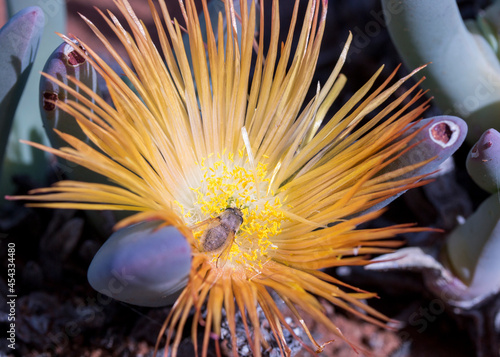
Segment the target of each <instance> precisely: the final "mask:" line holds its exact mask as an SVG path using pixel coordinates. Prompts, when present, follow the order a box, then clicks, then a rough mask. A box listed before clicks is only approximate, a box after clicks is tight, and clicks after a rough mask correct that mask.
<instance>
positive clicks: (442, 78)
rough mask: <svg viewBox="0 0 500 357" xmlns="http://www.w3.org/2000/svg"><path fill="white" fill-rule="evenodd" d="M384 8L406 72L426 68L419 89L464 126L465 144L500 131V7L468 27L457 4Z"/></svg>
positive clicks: (395, 2)
mask: <svg viewBox="0 0 500 357" xmlns="http://www.w3.org/2000/svg"><path fill="white" fill-rule="evenodd" d="M382 6H383V9H384V12H385V13H386V14H388V15H390V16H386V22H387V26H388V29H389V32H390V35H391V38H392V40H393V42H394V44H395V45H396V48H397V50H398V52H399V54H400V55H401V58H402V59H403V60H404V62H405V64H406V65H407V67H408V68H414V67H416V66H420V65H422V64H425V63H430V64H429V66H427V68H426V69H425V70H424V72H425V75H426V77H427V80H426V81H425V83H424V84H423V86H424V87H426V88H428V89H430V94H431V95H432V96H434V101H435V103H436V104H437V105H438V106H439V107H440V109H441V110H442V111H443V112H444V113H448V114H454V115H458V116H460V117H462V118H464V119H465V120H466V122H467V124H468V125H469V134H468V139H467V140H468V142H469V143H471V144H472V143H474V142H475V141H476V140H477V139H478V138H479V136H480V135H481V134H482V133H483V132H484V131H485V130H487V129H489V128H496V129H500V121H499V120H498V113H499V112H500V86H499V83H500V63H499V57H498V53H499V51H498V35H497V31H496V29H495V27H496V28H497V29H498V27H499V26H500V21H499V19H500V16H498V14H499V13H500V12H499V7H500V5H499V3H498V1H496V2H495V3H494V4H493V5H492V6H491V7H490V8H488V9H486V10H485V12H484V13H483V15H480V16H479V17H478V19H477V21H467V22H464V21H463V20H462V17H461V15H460V12H459V10H458V6H457V4H456V1H455V0H440V1H434V0H403V1H400V0H382Z"/></svg>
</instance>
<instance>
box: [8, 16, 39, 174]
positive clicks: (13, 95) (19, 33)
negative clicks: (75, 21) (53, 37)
mask: <svg viewBox="0 0 500 357" xmlns="http://www.w3.org/2000/svg"><path fill="white" fill-rule="evenodd" d="M43 23H44V14H43V11H42V10H41V9H40V8H39V7H37V6H32V7H28V8H25V9H24V10H21V11H20V12H18V13H17V14H16V15H14V16H13V17H12V18H11V19H10V20H9V21H8V22H7V23H6V24H5V26H3V27H2V29H0V49H1V51H0V63H2V65H1V66H0V177H1V174H2V167H1V162H2V161H3V157H4V154H5V149H6V146H7V140H8V137H9V133H10V129H11V126H12V121H13V119H14V115H15V113H16V109H17V106H18V104H19V100H20V98H21V94H22V93H23V90H24V88H25V85H26V82H27V80H28V76H29V74H30V72H31V69H32V67H33V62H34V61H35V57H36V54H37V51H38V46H39V44H40V39H41V36H42V32H43Z"/></svg>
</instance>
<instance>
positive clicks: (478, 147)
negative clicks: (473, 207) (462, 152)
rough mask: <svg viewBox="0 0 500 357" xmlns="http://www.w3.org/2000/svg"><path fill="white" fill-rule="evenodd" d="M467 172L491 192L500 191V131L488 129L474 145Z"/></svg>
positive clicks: (467, 162)
mask: <svg viewBox="0 0 500 357" xmlns="http://www.w3.org/2000/svg"><path fill="white" fill-rule="evenodd" d="M466 167H467V172H468V173H469V175H470V177H472V179H473V180H474V181H475V182H476V184H477V185H478V186H479V187H481V188H482V189H483V190H485V191H488V192H490V193H494V192H498V191H500V133H499V132H498V131H496V130H495V129H489V130H486V131H485V132H484V133H483V135H481V137H480V138H479V141H478V142H477V143H476V144H475V145H474V146H473V147H472V149H471V151H470V152H469V155H468V156H467V161H466Z"/></svg>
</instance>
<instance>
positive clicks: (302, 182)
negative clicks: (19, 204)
mask: <svg viewBox="0 0 500 357" xmlns="http://www.w3.org/2000/svg"><path fill="white" fill-rule="evenodd" d="M179 2H180V4H181V6H182V9H183V15H184V20H185V22H186V29H185V31H187V34H188V35H189V49H190V53H191V60H192V64H191V66H192V67H190V62H189V59H188V56H187V54H186V49H185V47H184V46H185V44H184V42H183V40H182V34H183V29H182V28H181V26H180V25H179V24H178V23H177V21H176V20H175V19H171V17H170V15H169V12H168V9H167V6H166V4H165V1H164V0H159V5H160V8H161V13H162V16H163V21H162V20H161V16H160V14H159V13H157V11H156V10H155V7H154V4H153V3H152V2H151V1H150V5H151V11H152V15H153V18H154V21H155V24H156V27H157V31H158V35H159V38H160V40H161V47H160V48H157V47H156V46H155V45H154V44H153V43H152V41H151V39H150V37H149V34H148V33H147V31H146V29H145V28H144V27H143V25H142V23H141V22H140V21H139V20H138V19H137V17H136V15H135V14H134V12H133V10H132V9H131V7H130V5H129V3H128V2H127V1H126V0H118V1H117V6H118V8H119V10H120V11H121V12H122V13H123V14H124V15H125V17H126V19H127V21H128V24H129V26H130V28H131V33H129V32H126V30H125V29H124V28H123V27H122V26H121V25H120V24H119V23H118V21H117V20H116V18H114V16H113V15H112V14H111V13H109V18H108V17H106V15H104V14H102V13H101V14H102V16H103V17H104V18H105V19H106V21H107V22H108V24H109V26H110V27H111V28H112V30H113V31H114V32H115V34H116V35H117V36H118V37H119V38H120V40H121V41H122V43H123V45H124V46H125V48H126V50H127V51H128V54H129V56H130V60H131V63H132V64H133V69H132V68H129V67H128V66H127V65H126V63H125V61H123V60H122V59H121V58H120V57H119V55H118V54H117V52H115V50H114V49H113V47H112V46H111V45H110V43H109V42H108V40H107V39H106V37H105V36H104V35H103V34H102V33H101V32H99V30H98V29H97V28H96V27H95V26H94V25H93V24H92V23H91V22H90V21H88V20H87V22H88V24H89V26H90V27H91V28H92V29H93V30H94V32H95V33H96V35H97V36H98V37H99V38H100V40H101V41H102V42H103V44H104V45H105V46H106V48H107V49H108V50H109V51H110V53H111V54H112V55H113V57H114V58H115V59H116V60H117V61H118V63H119V64H120V65H121V67H122V70H123V72H124V73H125V75H126V76H127V77H128V78H129V79H130V81H131V82H132V84H133V86H134V87H135V90H136V91H137V93H138V94H135V92H134V91H133V90H131V89H130V88H129V87H128V86H127V85H126V84H125V83H124V82H123V81H122V79H121V78H120V76H119V75H118V74H117V73H115V72H114V71H113V70H112V69H111V68H110V67H109V66H108V65H107V64H106V63H105V62H104V61H103V60H102V59H101V58H100V57H99V56H98V55H97V54H96V53H95V52H94V51H93V50H92V49H91V48H89V46H87V45H86V44H85V42H83V41H81V40H80V39H78V41H79V42H80V43H81V44H82V45H83V46H84V47H85V48H86V49H87V51H88V52H89V54H90V55H87V54H85V53H84V52H83V51H82V50H81V49H80V48H79V47H78V46H76V45H74V44H73V42H71V40H70V39H69V38H65V40H66V41H67V42H68V43H69V44H70V45H72V46H74V47H75V50H76V51H78V53H80V55H81V56H83V57H84V58H86V59H87V60H88V61H89V62H90V63H91V64H92V65H93V66H94V67H95V69H96V70H97V71H98V72H99V73H100V74H101V75H102V76H103V77H104V79H105V80H106V83H107V85H108V88H109V92H110V95H111V98H112V100H113V106H111V105H109V104H107V103H106V102H105V101H104V100H102V99H101V98H100V97H99V96H98V95H97V94H95V93H93V92H92V91H91V90H90V89H89V88H87V87H85V86H83V84H81V83H79V82H78V80H76V79H72V78H70V80H71V81H72V82H74V83H76V84H77V85H79V86H80V87H81V88H82V89H83V91H84V92H85V93H87V95H89V96H90V97H92V98H93V99H94V100H95V104H93V103H92V102H91V101H89V100H88V99H85V97H84V96H83V95H82V94H78V93H76V92H75V91H72V90H71V88H69V87H68V86H65V85H64V84H63V83H62V82H60V81H58V80H57V79H56V78H52V80H53V81H54V82H56V83H57V84H59V85H60V86H61V87H63V88H65V89H66V90H68V91H69V92H71V93H73V94H74V95H75V96H76V98H78V99H79V100H80V101H81V103H83V104H79V103H76V102H71V101H69V102H67V103H64V102H58V103H57V105H58V106H59V108H60V109H62V110H64V111H67V112H68V113H70V114H72V115H73V116H74V117H75V118H76V120H77V122H78V124H79V125H80V127H81V128H82V130H83V131H84V133H85V134H86V135H87V136H88V137H89V138H90V140H91V141H92V143H93V145H92V146H91V145H88V144H86V143H84V142H82V141H81V140H78V139H76V138H75V137H73V136H70V135H68V134H65V133H61V132H58V134H59V135H60V136H61V138H63V139H64V140H65V141H66V142H67V143H68V144H69V145H70V147H64V148H61V149H60V150H58V149H52V148H48V147H44V146H42V145H39V144H36V143H30V144H31V145H33V146H35V147H39V148H41V149H43V150H46V151H48V152H51V153H53V154H55V155H57V156H59V157H61V158H64V159H67V160H70V161H72V162H75V163H77V164H79V165H82V166H84V167H86V168H88V169H90V170H92V171H95V172H97V173H99V174H101V175H103V176H105V177H107V178H108V179H109V181H110V182H111V183H112V184H109V185H106V184H98V183H89V182H76V181H60V182H58V183H57V184H55V185H54V186H53V187H50V188H42V189H36V190H33V191H32V193H37V194H39V195H35V196H21V197H17V199H30V200H36V201H42V202H41V203H36V204H32V205H34V206H39V207H53V208H76V209H96V210H104V209H110V210H129V211H136V212H137V213H135V214H134V215H132V216H130V217H128V218H126V219H124V220H122V221H121V222H120V223H119V224H118V225H117V227H116V228H121V227H124V226H127V225H130V224H133V223H136V222H141V221H144V220H153V219H155V220H156V219H159V220H162V221H163V222H164V224H165V225H174V226H176V227H177V228H178V229H179V230H180V231H181V232H182V233H183V234H184V236H185V237H186V239H188V241H189V242H190V244H191V247H192V257H193V260H192V268H191V274H190V278H189V282H188V284H187V286H186V288H185V289H184V290H183V292H182V294H181V295H180V297H179V298H178V300H177V302H176V303H175V305H174V307H173V309H172V312H171V314H170V315H169V316H168V318H167V321H166V323H165V326H164V329H163V331H162V332H165V331H166V334H167V345H168V346H170V348H171V349H172V355H174V356H175V355H176V352H177V347H178V345H179V342H180V338H181V334H180V333H178V334H175V331H176V330H177V331H182V330H183V328H184V325H185V323H186V320H187V318H188V315H189V314H190V312H191V311H194V314H195V316H194V319H193V320H194V321H195V322H194V325H193V327H192V331H193V337H195V336H196V330H197V324H198V321H200V320H201V313H202V307H203V306H205V311H206V316H205V317H204V320H205V326H206V330H205V335H204V336H205V337H204V342H203V346H202V347H201V350H202V355H206V353H207V346H208V341H209V338H210V336H211V332H213V333H215V335H217V336H219V335H220V326H221V319H222V310H223V309H224V310H225V315H226V316H227V320H228V325H229V329H230V331H231V334H232V337H231V338H232V346H233V353H234V355H237V351H236V341H235V339H236V334H235V328H236V326H235V314H236V310H237V309H239V311H244V312H245V313H243V314H242V318H243V323H244V325H245V329H246V331H247V336H248V339H249V340H250V341H252V343H251V346H252V349H253V353H254V355H255V356H259V355H260V354H261V346H264V347H266V346H267V342H266V341H265V340H263V338H262V335H261V334H260V330H259V318H258V312H257V306H260V308H261V309H262V311H263V313H264V315H265V316H266V318H267V319H268V321H269V324H270V326H271V328H272V330H273V332H274V334H275V337H276V339H277V341H278V344H279V346H280V348H281V349H282V351H283V352H285V353H286V352H287V346H286V342H285V340H284V337H283V328H285V329H288V330H290V326H289V324H288V323H287V322H286V321H285V317H284V316H283V315H282V313H281V312H280V310H279V309H278V307H277V305H276V303H275V301H274V300H273V298H272V296H271V294H270V290H273V291H275V292H276V293H277V295H278V296H279V297H280V298H281V299H283V301H284V302H285V304H286V305H287V306H288V307H289V308H290V310H291V313H292V314H293V315H295V317H296V318H297V320H298V321H299V323H300V324H301V326H302V328H303V329H304V331H305V333H306V334H307V336H308V337H309V339H310V341H311V343H312V344H313V345H314V347H313V350H316V351H321V350H322V348H323V345H322V344H321V343H318V342H316V341H315V340H314V339H313V337H312V336H311V334H310V332H309V331H308V329H307V326H306V325H305V324H304V323H303V320H302V318H301V315H300V312H299V311H307V313H308V314H309V315H310V316H311V317H312V318H314V319H315V320H316V321H318V322H320V323H322V324H324V325H325V326H326V327H327V328H328V329H329V330H330V331H331V332H332V333H333V334H334V335H336V336H337V337H339V338H341V339H343V340H347V339H346V338H345V337H344V335H343V334H342V332H341V331H340V330H339V329H338V328H337V327H336V326H335V324H334V323H333V322H332V321H330V320H329V319H327V317H326V316H325V314H324V311H323V309H322V307H321V304H320V302H319V301H318V298H317V297H321V298H322V299H325V300H328V301H329V302H331V303H332V304H334V305H337V306H339V307H341V308H343V309H345V310H348V311H350V312H352V313H354V314H356V315H358V316H360V317H361V318H363V319H365V320H367V321H371V322H373V323H375V324H377V325H381V326H384V325H385V322H387V321H388V320H389V319H388V318H387V317H385V316H384V315H382V314H380V313H378V312H377V311H375V310H373V309H372V308H370V307H369V306H367V305H365V304H364V303H362V302H361V300H362V299H366V298H370V297H373V296H375V294H373V293H368V292H365V291H362V290H360V289H357V288H353V287H351V286H348V285H346V284H344V283H342V282H340V281H338V280H336V279H334V278H333V277H331V276H329V275H327V274H326V273H324V272H322V271H321V269H324V268H328V267H335V266H341V265H364V264H368V262H369V261H368V257H367V255H368V254H377V253H384V252H388V251H390V250H391V249H392V248H394V247H396V246H398V245H399V243H398V241H394V240H387V238H391V237H394V236H395V235H396V234H399V233H402V232H408V231H415V230H417V228H412V227H411V226H410V225H404V226H394V227H388V228H383V229H365V230H355V228H356V226H357V225H359V224H360V223H363V222H366V221H368V220H370V219H373V218H375V217H377V216H379V215H380V212H371V213H366V214H363V215H361V216H360V215H359V214H360V213H362V212H366V211H367V210H368V209H369V208H370V207H372V206H373V205H375V204H376V203H379V202H382V201H384V200H385V199H387V198H389V197H391V196H393V195H395V194H397V193H399V192H401V191H404V190H406V189H408V188H411V187H414V186H416V185H419V184H420V183H418V181H419V180H420V179H421V178H422V177H410V178H404V179H403V178H402V175H403V174H406V173H408V172H410V171H411V170H413V169H415V168H416V165H414V166H411V167H406V168H404V169H400V170H398V171H393V172H383V173H382V172H381V170H382V169H383V168H384V167H385V166H386V165H388V164H389V163H390V162H391V161H393V160H395V159H396V158H397V157H398V155H400V154H401V153H402V152H403V151H404V150H407V149H408V142H409V141H410V140H411V138H412V137H413V136H414V135H415V134H412V135H410V136H408V135H405V134H406V129H405V128H406V127H407V126H408V125H409V123H410V122H412V121H413V120H415V119H417V118H418V117H419V116H420V115H421V113H422V111H423V110H424V107H425V105H426V104H425V103H423V104H421V105H417V106H415V107H414V108H413V109H411V108H410V106H411V105H413V104H414V103H415V102H416V101H417V100H418V99H419V98H420V97H421V96H422V93H421V92H419V93H417V94H416V95H415V96H414V97H413V98H411V99H410V95H411V93H412V92H413V91H414V89H415V88H416V86H414V87H413V88H411V89H410V90H408V91H406V92H405V93H403V94H402V95H401V96H400V97H399V98H398V99H396V100H395V101H393V102H390V101H389V100H388V99H389V97H390V96H391V95H392V94H393V93H394V92H395V91H396V90H397V89H398V88H400V87H401V85H402V84H403V83H404V82H405V81H406V79H407V78H408V77H409V76H408V77H405V78H403V79H401V80H399V81H396V82H395V83H394V84H390V82H391V80H392V78H393V76H394V75H395V73H392V74H391V75H390V77H389V78H388V79H387V80H386V81H384V82H383V83H382V84H381V85H380V86H378V87H376V88H375V87H374V83H375V81H376V79H377V78H378V76H379V74H380V73H381V71H382V68H381V69H380V70H379V71H377V73H375V75H374V76H373V77H372V78H371V79H370V80H369V81H368V82H367V83H366V84H365V85H364V86H363V87H362V88H361V89H359V91H358V92H356V93H355V95H354V96H353V97H352V98H351V99H350V100H349V101H348V102H347V103H345V104H344V105H343V106H342V107H341V109H340V110H339V111H338V112H337V113H336V114H335V115H333V117H331V118H326V116H327V112H328V109H329V108H330V107H331V105H332V103H333V102H334V100H335V99H336V98H337V97H338V95H339V92H340V90H341V89H342V87H343V85H344V84H345V82H346V78H345V76H343V75H342V74H340V70H341V68H342V65H343V63H344V60H345V58H346V53H347V50H348V46H349V43H350V42H351V36H349V38H348V41H347V44H346V46H345V48H344V50H343V52H342V54H341V56H340V59H339V60H338V63H337V64H336V66H335V67H334V68H333V71H332V73H331V75H330V77H329V79H328V80H327V81H326V83H323V84H322V85H321V86H320V85H319V84H318V87H317V92H316V95H315V97H314V98H313V99H312V100H310V101H309V102H307V103H304V100H305V97H306V92H307V90H308V88H309V87H310V84H311V81H312V77H313V73H314V69H315V66H316V62H317V59H318V55H319V50H320V44H321V39H322V36H323V32H324V26H325V18H326V9H327V1H326V0H323V1H322V3H321V4H319V3H318V2H317V1H314V0H310V1H309V3H308V7H307V11H306V13H305V15H304V21H303V25H302V28H301V30H300V36H299V41H298V44H297V47H296V49H295V51H294V52H292V38H293V34H294V31H295V26H296V22H298V20H297V17H298V16H299V14H298V1H296V3H295V8H294V16H293V21H292V24H291V27H290V32H289V33H288V37H287V39H286V42H285V43H283V44H280V43H279V41H278V37H279V31H280V30H279V16H278V14H279V10H278V1H273V10H272V11H273V13H272V18H273V22H272V30H271V37H270V38H271V42H270V45H269V49H268V50H267V52H266V53H264V40H263V33H264V28H263V23H264V21H260V28H259V29H256V23H257V21H256V17H257V16H260V18H263V16H264V13H263V10H262V9H263V6H262V4H261V6H260V14H257V11H258V10H257V8H256V6H255V4H254V3H252V5H251V6H250V7H249V8H248V7H247V1H241V14H240V16H238V14H236V13H235V10H234V4H233V0H226V1H225V14H220V15H219V17H218V22H217V23H211V22H210V21H207V24H206V32H207V34H208V35H207V38H206V42H205V41H204V39H203V36H202V29H201V28H200V23H199V20H198V13H197V9H196V8H195V5H194V0H185V1H179ZM261 2H262V1H261ZM202 4H203V11H204V12H205V18H206V19H207V20H209V19H210V17H209V16H208V10H207V4H206V1H205V0H203V1H202ZM266 15H267V14H266ZM224 16H225V17H226V18H227V19H229V21H228V22H229V23H230V25H229V29H230V30H229V31H228V33H227V37H226V38H224V36H222V35H221V36H218V37H216V36H215V35H214V30H213V28H217V29H218V33H222V29H223V17H224ZM237 25H240V26H241V29H240V30H237V28H238V27H237ZM256 30H258V31H256ZM238 31H240V33H237V32H238ZM256 32H257V33H258V34H259V35H258V38H255V37H254V34H255V33H256ZM238 37H239V38H240V42H239V40H238ZM254 49H255V53H256V54H255V56H254V57H253V54H254ZM252 60H253V61H254V62H253V63H252ZM252 67H253V70H252ZM404 101H405V104H404V105H403V104H402V103H403V102H404ZM375 109H378V114H373V111H374V110H375ZM367 116H369V117H371V119H369V120H367V119H366V117H367ZM325 118H326V119H327V120H325ZM422 164H423V163H422ZM405 177H406V176H405ZM353 217H354V218H353ZM221 225H223V226H224V227H222V228H220V227H221ZM217 227H218V228H217ZM214 228H215V229H214ZM339 286H342V287H343V288H344V289H347V290H349V292H345V291H344V290H343V289H340V288H339ZM360 311H364V313H362V312H360ZM194 343H195V348H196V349H197V350H198V349H199V346H197V345H196V339H194Z"/></svg>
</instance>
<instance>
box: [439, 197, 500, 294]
mask: <svg viewBox="0 0 500 357" xmlns="http://www.w3.org/2000/svg"><path fill="white" fill-rule="evenodd" d="M446 253H447V259H448V262H449V264H450V265H451V267H452V270H453V272H454V273H455V275H456V276H458V277H459V278H460V279H461V280H462V281H463V282H464V283H466V284H467V285H468V286H469V294H470V295H474V296H479V295H484V294H487V293H488V292H490V291H498V290H499V289H500V274H499V271H500V260H499V259H498V255H499V254H500V198H499V197H498V195H496V194H494V195H492V196H490V197H489V198H488V199H486V200H485V201H484V202H483V203H482V204H481V205H480V206H479V208H478V209H477V211H476V212H474V214H473V215H472V216H470V217H469V218H468V219H467V220H466V221H465V223H464V224H462V225H461V226H458V227H457V228H455V230H454V231H453V232H452V233H451V234H450V235H449V237H448V240H447V242H446Z"/></svg>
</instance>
